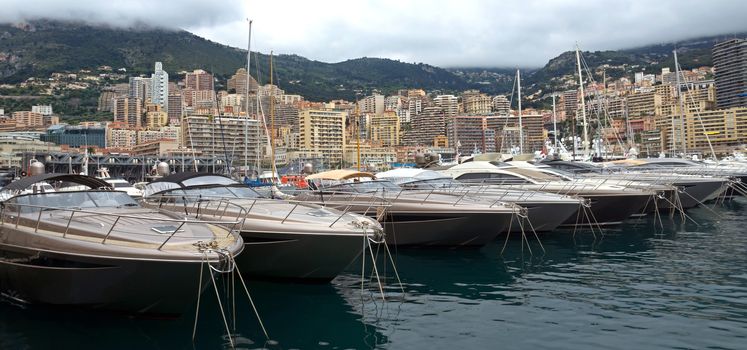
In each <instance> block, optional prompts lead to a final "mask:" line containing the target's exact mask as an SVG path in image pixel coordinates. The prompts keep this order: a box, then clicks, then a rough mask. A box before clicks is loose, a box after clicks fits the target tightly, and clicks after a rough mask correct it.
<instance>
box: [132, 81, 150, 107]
mask: <svg viewBox="0 0 747 350" xmlns="http://www.w3.org/2000/svg"><path fill="white" fill-rule="evenodd" d="M129 88H130V89H129V97H131V98H138V99H140V103H142V104H145V103H147V101H148V100H150V97H151V95H150V88H151V82H150V78H143V77H130V87H129Z"/></svg>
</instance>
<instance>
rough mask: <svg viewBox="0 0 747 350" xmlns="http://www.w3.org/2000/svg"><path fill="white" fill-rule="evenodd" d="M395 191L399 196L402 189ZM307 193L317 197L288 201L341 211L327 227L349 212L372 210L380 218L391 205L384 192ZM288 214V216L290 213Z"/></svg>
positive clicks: (366, 212) (363, 212)
mask: <svg viewBox="0 0 747 350" xmlns="http://www.w3.org/2000/svg"><path fill="white" fill-rule="evenodd" d="M397 192H398V193H397V196H399V194H400V193H401V192H402V191H397ZM309 193H311V194H313V195H314V197H318V198H319V199H318V200H317V199H312V198H313V197H312V198H309V197H304V198H303V199H291V200H289V201H288V202H290V203H293V204H295V207H297V206H299V205H318V206H321V207H332V208H334V209H336V210H339V211H340V212H341V213H340V215H339V216H338V217H337V219H335V220H334V221H333V222H332V224H330V225H329V227H332V226H333V225H334V224H336V223H337V222H338V221H340V219H342V218H343V217H345V215H348V214H350V213H357V214H361V215H364V216H368V215H369V214H370V213H372V212H373V213H376V217H377V219H378V218H382V217H383V216H384V215H385V214H386V212H387V210H388V209H389V208H390V207H391V206H392V200H390V199H388V198H387V197H386V195H385V194H384V193H382V194H381V195H379V194H378V192H374V193H372V192H354V191H334V190H326V189H325V190H323V191H318V190H317V191H310V192H309ZM295 207H294V208H295ZM288 216H290V213H289V214H288Z"/></svg>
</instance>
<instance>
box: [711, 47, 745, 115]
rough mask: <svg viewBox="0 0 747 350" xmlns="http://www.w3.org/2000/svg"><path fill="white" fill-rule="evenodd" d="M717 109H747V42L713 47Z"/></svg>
mask: <svg viewBox="0 0 747 350" xmlns="http://www.w3.org/2000/svg"><path fill="white" fill-rule="evenodd" d="M713 68H714V70H715V78H716V104H717V105H718V108H731V107H747V40H745V39H731V40H727V41H722V42H720V43H718V44H716V45H713Z"/></svg>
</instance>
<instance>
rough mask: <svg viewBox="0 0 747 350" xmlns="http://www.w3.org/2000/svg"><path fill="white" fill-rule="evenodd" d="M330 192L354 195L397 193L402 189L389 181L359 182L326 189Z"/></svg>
mask: <svg viewBox="0 0 747 350" xmlns="http://www.w3.org/2000/svg"><path fill="white" fill-rule="evenodd" d="M326 189H327V190H330V191H339V192H356V193H375V192H379V191H393V192H399V191H401V190H402V189H401V188H399V186H397V185H395V184H393V183H391V182H389V181H380V180H376V181H361V182H347V183H343V184H339V185H334V186H330V187H327V188H326Z"/></svg>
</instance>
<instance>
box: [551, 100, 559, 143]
mask: <svg viewBox="0 0 747 350" xmlns="http://www.w3.org/2000/svg"><path fill="white" fill-rule="evenodd" d="M552 133H553V135H554V137H555V144H554V146H555V147H558V121H557V118H556V115H555V93H553V94H552Z"/></svg>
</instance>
